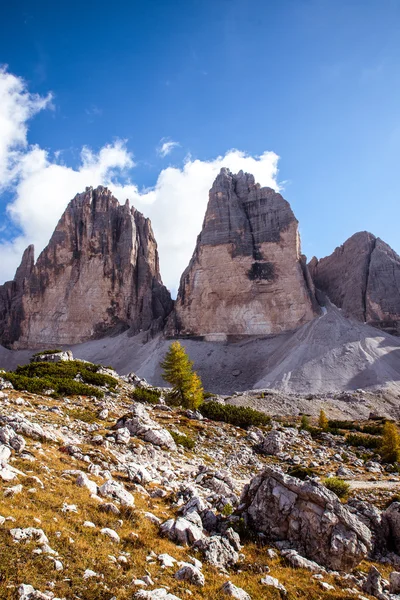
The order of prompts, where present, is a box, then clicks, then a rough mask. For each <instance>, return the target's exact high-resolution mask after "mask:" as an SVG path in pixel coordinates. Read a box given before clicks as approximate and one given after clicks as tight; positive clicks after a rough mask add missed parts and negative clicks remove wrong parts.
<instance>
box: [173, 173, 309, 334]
mask: <svg viewBox="0 0 400 600" xmlns="http://www.w3.org/2000/svg"><path fill="white" fill-rule="evenodd" d="M316 310H317V307H316V304H315V299H314V289H313V284H312V281H311V277H310V276H309V274H308V270H307V266H306V264H305V259H304V257H303V256H302V255H301V253H300V238H299V233H298V222H297V220H296V218H295V216H294V214H293V212H292V210H291V208H290V205H289V204H288V202H286V200H284V199H283V198H282V196H281V195H280V194H277V193H276V192H275V191H274V190H272V189H271V188H261V187H260V186H259V185H258V184H256V183H255V181H254V177H253V176H252V175H249V174H248V173H243V172H242V171H240V172H239V173H238V174H237V175H233V174H232V173H231V172H230V171H229V170H228V169H222V170H221V172H220V174H219V175H218V177H217V178H216V180H215V182H214V184H213V186H212V188H211V190H210V197H209V202H208V207H207V212H206V215H205V219H204V223H203V229H202V231H201V233H200V235H199V237H198V239H197V245H196V249H195V251H194V254H193V257H192V259H191V261H190V264H189V266H188V267H187V269H186V270H185V272H184V273H183V275H182V278H181V282H180V287H179V292H178V298H177V301H176V305H175V311H174V314H173V316H172V315H171V318H170V320H169V323H168V328H167V329H168V333H169V334H171V335H201V336H205V337H206V338H207V339H211V340H212V339H215V340H219V339H224V338H225V337H226V336H227V335H260V334H261V335H264V334H275V333H279V332H282V331H286V330H290V329H295V328H296V327H298V326H300V325H302V324H303V323H306V322H307V321H310V320H311V319H313V318H314V316H315V314H316Z"/></svg>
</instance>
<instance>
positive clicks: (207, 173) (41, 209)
mask: <svg viewBox="0 0 400 600" xmlns="http://www.w3.org/2000/svg"><path fill="white" fill-rule="evenodd" d="M10 78H11V79H10ZM10 82H11V83H10ZM50 98H51V96H46V97H38V96H32V95H31V94H29V93H28V91H27V89H26V86H25V84H24V82H23V81H22V80H21V79H19V78H18V77H15V76H14V75H10V74H9V73H7V72H6V71H5V70H4V69H3V70H2V71H0V165H2V169H3V170H2V171H0V191H1V189H2V187H3V189H4V188H7V190H8V191H9V192H11V193H12V200H11V202H10V204H9V205H8V209H7V210H8V215H9V217H10V219H11V220H12V222H13V223H14V224H15V225H17V226H18V227H19V228H20V230H21V234H20V235H18V236H17V237H15V238H14V239H13V240H11V241H3V242H0V252H1V256H2V261H1V264H0V280H1V281H4V280H6V279H11V278H12V277H13V276H14V272H15V269H16V267H17V266H18V264H19V262H20V259H21V255H22V252H23V250H24V249H25V248H26V246H27V245H28V244H31V243H33V244H35V254H36V256H38V254H39V252H40V251H41V250H42V249H43V248H44V246H45V245H46V244H47V242H48V240H49V238H50V236H51V234H52V232H53V230H54V227H55V225H56V224H57V221H58V219H59V218H60V216H61V214H62V212H63V210H64V209H65V207H66V206H67V204H68V202H69V200H70V199H71V198H73V197H74V196H75V195H76V194H77V193H78V192H81V191H83V190H84V189H85V187H86V186H93V187H95V186H97V185H107V186H109V187H110V188H111V189H112V191H113V193H114V195H115V196H116V197H117V198H118V199H119V200H120V202H124V201H125V199H126V198H129V200H130V201H131V202H132V204H133V205H134V206H135V207H136V208H137V209H138V210H140V211H141V212H143V213H144V214H145V215H146V216H148V217H150V218H151V221H152V225H153V229H154V233H155V236H156V239H157V242H158V247H159V253H160V264H161V273H162V276H163V280H164V283H165V284H166V285H167V287H169V289H171V290H172V291H173V292H174V291H176V289H177V287H178V284H179V277H180V275H181V274H182V272H183V270H184V269H185V267H186V266H187V264H188V262H189V260H190V257H191V255H192V252H193V250H194V247H195V243H196V237H197V235H198V233H199V232H200V230H201V225H202V222H203V218H204V213H205V210H206V206H207V202H208V191H209V189H210V187H211V185H212V183H213V180H214V179H215V177H216V176H217V174H218V173H219V171H220V169H221V167H229V168H230V169H231V170H232V171H233V172H237V171H239V170H240V169H243V170H245V171H248V172H250V173H253V174H254V176H255V179H256V181H258V182H259V183H260V184H261V185H267V186H270V187H274V188H275V189H277V188H278V185H277V183H276V177H277V163H278V156H277V155H276V154H274V153H273V152H264V153H263V154H262V155H261V156H255V157H254V156H249V155H247V154H245V153H244V152H240V151H239V150H230V151H228V152H227V153H226V154H225V155H224V156H218V157H217V158H215V159H213V160H209V161H202V160H198V159H192V158H191V157H188V158H187V159H186V161H185V162H184V164H183V165H182V167H181V168H178V167H168V168H166V169H163V170H162V171H161V172H160V174H159V176H158V179H157V182H156V184H155V186H154V188H152V189H150V190H143V191H141V190H139V189H138V187H137V186H136V185H135V184H134V183H132V182H131V180H130V177H131V175H132V173H131V170H132V168H133V167H134V166H135V163H134V160H133V156H132V154H131V153H130V152H129V151H128V149H127V146H126V142H125V141H124V140H117V141H115V142H114V143H113V144H108V145H106V146H104V147H103V148H101V150H100V151H99V152H98V153H94V152H93V151H92V150H90V149H89V148H87V147H84V148H83V149H82V151H81V162H80V164H79V165H78V166H77V167H76V168H72V167H69V166H67V165H65V164H60V163H59V162H57V160H58V158H57V157H58V156H59V155H58V154H57V153H56V152H55V153H53V154H49V153H48V152H47V151H46V150H44V149H42V148H40V147H39V146H34V145H31V146H30V145H28V142H27V124H28V121H29V119H30V118H32V117H33V116H34V115H35V114H36V113H37V112H38V111H39V110H42V109H43V108H45V107H48V106H49V103H50ZM17 108H18V110H16V109H17ZM3 132H4V133H5V135H4V136H3ZM167 143H173V142H167ZM174 143H176V142H174ZM0 233H1V232H0ZM0 239H1V238H0Z"/></svg>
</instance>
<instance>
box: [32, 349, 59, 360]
mask: <svg viewBox="0 0 400 600" xmlns="http://www.w3.org/2000/svg"><path fill="white" fill-rule="evenodd" d="M59 352H62V350H60V349H59V348H56V349H55V350H42V351H41V352H35V354H32V358H33V357H34V356H42V354H58V353H59Z"/></svg>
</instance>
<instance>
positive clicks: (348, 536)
mask: <svg viewBox="0 0 400 600" xmlns="http://www.w3.org/2000/svg"><path fill="white" fill-rule="evenodd" d="M241 507H242V511H243V514H244V517H245V519H246V521H247V523H248V525H249V526H250V527H251V528H252V529H254V530H256V531H257V532H259V533H263V534H264V535H265V536H266V538H267V539H269V540H272V541H276V542H286V543H287V544H288V545H289V547H290V548H294V549H295V550H297V551H298V552H299V553H300V554H302V555H303V556H305V557H306V558H309V559H311V560H313V561H315V562H317V563H318V564H320V565H323V566H324V567H327V568H329V569H333V570H335V571H336V570H337V571H349V570H351V569H352V568H354V567H355V566H356V565H357V564H358V563H359V562H361V560H363V559H364V558H365V557H366V556H367V554H368V553H369V552H370V550H371V532H370V530H369V529H368V528H367V527H366V526H365V525H364V523H362V522H361V521H360V520H359V519H358V518H357V517H356V516H355V515H354V514H352V513H351V512H350V510H349V509H348V508H346V507H345V506H344V505H343V504H341V502H340V501H339V499H338V498H337V496H335V494H333V492H330V491H329V490H328V489H327V488H325V487H324V486H322V485H320V484H318V483H316V482H314V481H304V482H303V481H301V480H300V479H296V478H295V477H290V476H289V475H284V474H283V473H282V472H281V471H279V470H278V469H276V468H272V467H267V468H266V469H265V470H264V471H263V472H262V473H261V474H260V475H258V476H257V477H254V478H253V479H252V480H251V481H250V483H249V484H248V485H247V486H246V487H245V488H244V490H243V494H242V497H241Z"/></svg>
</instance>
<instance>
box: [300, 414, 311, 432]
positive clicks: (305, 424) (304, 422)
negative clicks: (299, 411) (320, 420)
mask: <svg viewBox="0 0 400 600" xmlns="http://www.w3.org/2000/svg"><path fill="white" fill-rule="evenodd" d="M309 428H310V419H309V418H308V416H307V415H302V416H301V422H300V429H305V430H306V431H307V430H308V429H309Z"/></svg>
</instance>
